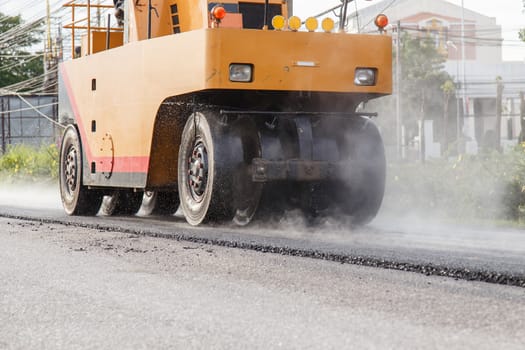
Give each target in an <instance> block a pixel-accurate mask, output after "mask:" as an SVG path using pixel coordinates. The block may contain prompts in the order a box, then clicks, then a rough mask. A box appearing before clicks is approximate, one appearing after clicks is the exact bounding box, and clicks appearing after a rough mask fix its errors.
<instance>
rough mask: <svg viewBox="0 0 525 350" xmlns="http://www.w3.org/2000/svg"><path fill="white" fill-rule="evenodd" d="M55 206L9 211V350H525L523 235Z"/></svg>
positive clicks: (1, 291)
mask: <svg viewBox="0 0 525 350" xmlns="http://www.w3.org/2000/svg"><path fill="white" fill-rule="evenodd" d="M46 191H48V189H38V190H35V189H33V191H32V192H31V193H29V195H31V194H32V195H33V198H32V200H30V201H28V200H25V201H21V202H20V203H17V201H16V199H17V198H18V199H20V197H21V195H23V194H22V193H20V192H18V193H17V196H15V197H13V198H9V197H8V196H6V195H5V194H3V195H2V197H1V198H0V215H1V216H2V217H0V240H1V243H2V244H1V248H0V325H1V326H0V349H57V348H58V349H88V348H93V349H110V348H111V349H120V348H122V349H130V348H137V349H139V348H170V349H173V348H180V349H188V348H195V349H274V348H284V349H305V348H306V349H352V348H353V349H375V348H379V349H408V348H436V349H442V348H446V349H496V348H497V349H523V348H524V345H525V288H523V286H522V285H521V284H520V283H521V281H522V280H523V276H524V275H525V273H524V272H523V269H524V266H525V261H524V260H525V236H524V235H523V233H522V232H521V231H520V230H508V229H507V230H503V229H499V230H497V231H495V230H494V229H493V228H492V229H480V228H476V229H473V228H455V227H452V228H451V227H436V226H428V225H423V226H414V225H411V226H409V227H407V226H406V225H403V223H399V222H398V223H395V222H391V221H381V220H379V221H376V222H375V223H373V224H372V225H371V226H369V227H367V228H364V229H348V228H347V227H346V228H345V225H344V223H341V222H339V223H338V222H326V223H322V224H320V225H319V226H317V227H315V228H309V227H306V226H305V225H304V223H303V222H302V221H301V219H300V218H297V217H294V216H293V215H292V216H291V217H288V218H286V219H285V220H284V221H283V222H280V223H278V224H272V225H270V224H267V223H264V224H263V223H257V224H256V225H254V226H253V227H250V228H249V229H237V228H233V227H199V228H192V227H189V226H188V225H186V224H185V223H184V222H183V221H181V220H180V219H177V218H138V217H131V218H118V217H117V218H108V217H96V218H71V217H66V216H64V214H63V213H62V211H61V210H60V205H59V204H58V203H57V201H56V198H55V197H53V196H51V197H49V196H46V195H45V192H46ZM49 191H50V193H51V191H52V189H49ZM42 194H44V196H42ZM371 266H378V267H371ZM403 270H408V271H412V272H405V271H403ZM443 276H451V277H452V278H451V277H443ZM482 280H489V281H490V282H492V283H486V282H481V281H482ZM508 284H511V285H508Z"/></svg>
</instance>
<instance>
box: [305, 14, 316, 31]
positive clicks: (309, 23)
mask: <svg viewBox="0 0 525 350" xmlns="http://www.w3.org/2000/svg"><path fill="white" fill-rule="evenodd" d="M305 26H306V29H308V31H309V32H315V31H316V30H317V28H319V21H317V18H315V17H308V18H307V19H306V22H305Z"/></svg>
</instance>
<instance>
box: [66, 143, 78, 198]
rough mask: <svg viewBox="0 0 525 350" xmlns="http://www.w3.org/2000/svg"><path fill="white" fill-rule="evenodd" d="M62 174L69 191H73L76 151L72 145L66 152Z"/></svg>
mask: <svg viewBox="0 0 525 350" xmlns="http://www.w3.org/2000/svg"><path fill="white" fill-rule="evenodd" d="M64 175H65V180H66V184H67V189H68V191H69V193H73V192H75V190H76V188H77V151H76V149H75V148H74V147H72V148H70V150H69V152H68V153H67V156H66V164H65V174H64Z"/></svg>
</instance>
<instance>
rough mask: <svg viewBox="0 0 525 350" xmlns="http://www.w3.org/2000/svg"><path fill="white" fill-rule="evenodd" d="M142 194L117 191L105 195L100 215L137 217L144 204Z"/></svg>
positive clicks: (130, 191)
mask: <svg viewBox="0 0 525 350" xmlns="http://www.w3.org/2000/svg"><path fill="white" fill-rule="evenodd" d="M142 196H143V193H142V192H134V191H132V190H117V191H114V192H113V193H111V194H109V195H105V196H104V199H103V201H102V205H101V207H100V214H101V215H104V216H111V215H135V214H136V213H137V212H138V211H139V209H140V206H141V204H142Z"/></svg>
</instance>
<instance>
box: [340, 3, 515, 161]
mask: <svg viewBox="0 0 525 350" xmlns="http://www.w3.org/2000/svg"><path fill="white" fill-rule="evenodd" d="M381 12H383V13H385V14H386V15H387V16H388V17H389V20H390V26H389V31H390V32H391V33H394V35H393V40H394V42H395V40H396V35H395V33H396V30H395V28H396V27H397V25H398V24H399V25H400V27H401V30H402V31H403V30H405V31H408V32H409V33H418V32H419V33H424V34H426V35H431V36H432V37H433V38H434V40H435V43H436V47H437V48H438V50H439V51H440V52H442V53H443V54H444V55H446V57H447V61H446V63H445V69H446V70H447V72H448V73H449V74H450V75H451V76H452V77H454V79H455V80H456V82H457V83H459V84H458V85H459V86H460V89H458V91H457V96H458V98H459V99H460V104H461V106H462V108H460V110H459V113H460V120H461V130H462V133H463V136H464V137H465V138H466V139H467V140H469V141H468V142H467V145H466V147H467V151H470V152H472V153H475V152H476V151H477V149H478V147H479V146H482V145H483V144H484V142H487V137H489V135H490V134H491V133H493V132H494V130H495V124H496V91H497V84H496V79H497V78H501V80H502V83H503V85H504V90H503V100H504V103H503V106H504V107H503V120H502V125H501V140H502V144H503V145H505V144H509V145H510V144H516V140H517V138H518V136H519V133H520V130H521V126H520V118H519V111H520V99H519V94H520V92H522V91H523V92H525V63H524V62H506V61H503V60H502V43H503V39H502V32H501V26H500V25H498V24H497V23H496V19H495V18H494V17H490V16H486V15H483V14H480V13H477V12H474V11H471V10H469V9H467V8H464V9H463V8H461V6H456V5H454V4H452V3H449V2H447V1H443V0H397V1H395V2H393V3H392V1H391V0H384V1H379V2H375V3H374V4H373V5H371V6H369V7H367V8H366V9H363V10H361V11H359V12H358V13H357V14H356V13H353V14H351V15H350V16H349V19H348V29H349V30H350V31H355V32H357V31H360V32H365V33H366V32H374V31H376V28H375V25H374V18H375V16H376V15H377V14H378V13H381ZM462 24H463V26H462Z"/></svg>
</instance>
